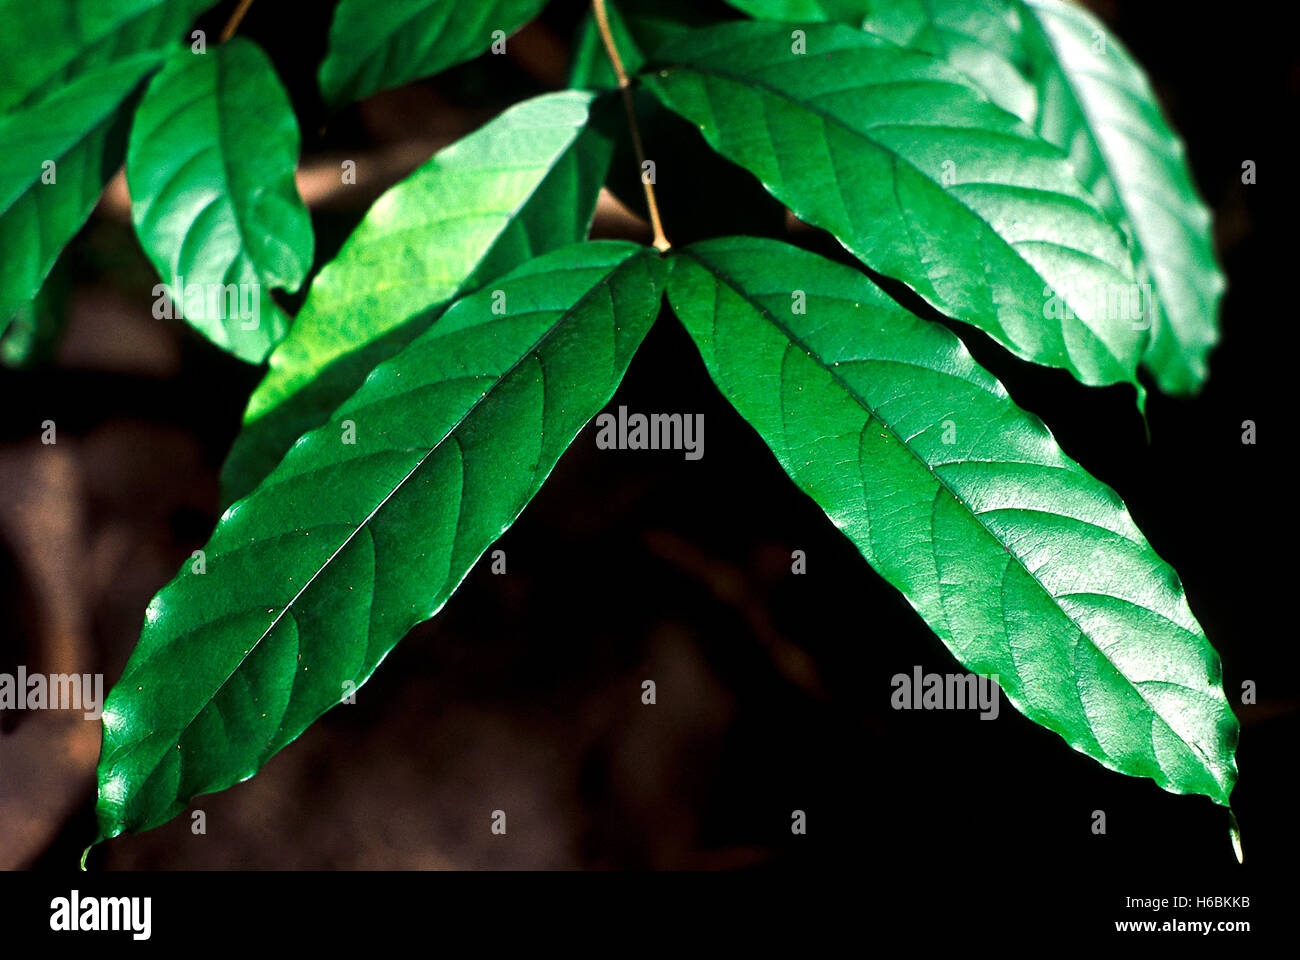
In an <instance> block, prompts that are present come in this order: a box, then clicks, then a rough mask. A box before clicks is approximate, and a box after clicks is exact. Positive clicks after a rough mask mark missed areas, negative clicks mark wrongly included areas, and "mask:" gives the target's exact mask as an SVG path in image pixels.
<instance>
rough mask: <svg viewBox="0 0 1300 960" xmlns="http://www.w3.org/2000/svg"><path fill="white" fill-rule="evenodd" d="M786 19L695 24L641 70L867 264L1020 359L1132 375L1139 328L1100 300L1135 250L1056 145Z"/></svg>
mask: <svg viewBox="0 0 1300 960" xmlns="http://www.w3.org/2000/svg"><path fill="white" fill-rule="evenodd" d="M790 28H791V25H790V24H773V23H756V22H741V23H730V24H724V25H722V26H719V27H715V28H706V29H704V30H697V31H694V32H693V33H692V34H690V35H689V36H686V37H683V38H681V39H680V40H677V41H674V42H672V43H670V44H668V46H666V47H665V48H663V49H662V50H661V51H660V53H659V56H658V57H657V60H656V63H654V64H651V66H650V67H649V68H647V70H646V72H645V73H644V74H643V78H644V80H645V82H646V84H647V85H648V86H649V87H650V89H651V90H653V91H654V92H655V93H656V94H658V95H659V96H660V98H661V99H662V100H663V101H664V102H665V104H666V105H668V106H669V107H670V108H672V109H674V110H676V111H677V112H678V113H681V114H682V115H683V116H685V117H687V119H690V120H692V121H693V122H695V123H697V124H699V125H700V127H701V129H702V131H703V132H704V135H705V137H706V138H707V139H708V140H709V141H710V143H711V144H713V146H714V147H715V149H717V150H719V152H721V153H722V154H723V155H724V156H727V157H728V158H729V159H732V160H733V161H735V162H737V163H740V164H741V165H742V166H745V167H746V168H748V169H749V170H750V171H751V172H752V173H754V174H755V176H757V177H758V178H759V179H760V180H761V181H762V182H763V183H764V185H765V186H766V187H767V189H768V191H769V192H771V193H772V194H773V195H774V196H776V197H777V198H778V199H780V200H781V201H783V202H784V203H786V204H787V205H789V206H790V207H791V209H792V210H793V211H794V213H795V214H796V215H797V216H799V217H800V218H801V219H804V220H807V221H808V222H810V223H813V224H815V225H817V226H822V227H824V228H826V229H828V230H830V232H831V233H833V234H834V235H835V236H836V238H837V239H838V240H839V241H840V242H841V243H842V244H844V245H845V246H846V247H847V248H848V249H849V250H850V251H851V252H853V253H854V254H855V255H856V256H857V257H858V258H859V259H861V260H862V261H863V262H864V263H866V264H867V265H868V266H870V267H871V268H872V269H875V270H878V271H880V272H881V273H884V274H887V275H889V276H893V277H897V278H899V279H901V280H903V281H904V282H906V283H907V284H908V285H909V286H911V287H912V288H913V289H914V290H916V291H917V292H918V293H919V294H920V295H921V296H922V297H924V298H925V299H926V300H928V301H929V302H930V303H932V304H933V305H934V306H936V307H937V308H938V309H940V310H942V311H943V312H945V313H947V314H948V315H950V316H953V317H956V318H958V319H961V320H964V321H966V322H969V323H972V324H974V325H976V326H978V327H980V328H981V329H983V330H984V331H985V332H987V333H989V334H990V335H991V336H992V337H993V338H994V339H996V340H997V341H998V342H999V343H1001V344H1003V345H1004V346H1006V347H1007V348H1008V349H1010V350H1012V352H1014V353H1015V354H1016V355H1017V356H1020V357H1023V358H1025V359H1028V360H1032V361H1034V362H1037V363H1044V364H1047V365H1050V366H1056V367H1061V368H1063V369H1066V370H1068V371H1070V372H1071V373H1072V374H1073V375H1074V376H1076V377H1077V378H1078V379H1079V380H1081V381H1082V382H1084V383H1087V384H1091V385H1103V384H1109V383H1118V382H1132V383H1135V384H1136V367H1137V363H1138V359H1139V357H1140V355H1141V352H1142V347H1143V341H1144V339H1145V334H1144V333H1143V331H1142V329H1141V328H1140V326H1139V325H1138V324H1136V323H1135V322H1134V320H1133V318H1130V317H1127V316H1124V315H1122V314H1121V315H1116V311H1115V310H1113V309H1111V304H1112V303H1114V302H1115V300H1116V298H1117V297H1118V295H1119V294H1124V295H1125V296H1127V294H1129V293H1130V292H1131V290H1132V287H1133V273H1132V263H1131V260H1130V258H1129V254H1128V251H1127V248H1126V247H1125V244H1124V240H1123V237H1122V236H1121V235H1120V234H1119V232H1118V231H1117V230H1116V229H1115V228H1114V227H1113V226H1112V225H1111V224H1110V223H1109V221H1108V220H1107V219H1106V218H1105V216H1104V215H1103V214H1102V213H1101V212H1100V210H1098V209H1097V207H1096V205H1095V203H1094V202H1093V201H1092V199H1091V198H1090V197H1089V196H1088V194H1087V193H1086V191H1085V190H1084V189H1083V188H1082V186H1080V185H1079V184H1078V183H1077V181H1076V180H1075V179H1074V175H1073V171H1072V170H1071V168H1070V166H1069V163H1068V161H1067V160H1066V158H1065V157H1064V155H1063V154H1061V153H1060V152H1059V150H1057V149H1056V148H1055V147H1053V146H1051V145H1049V144H1047V143H1046V142H1044V141H1042V140H1041V139H1039V138H1038V137H1036V136H1035V135H1033V134H1032V132H1030V131H1028V130H1027V129H1025V128H1024V127H1023V125H1022V124H1021V123H1020V122H1019V121H1018V120H1017V119H1016V118H1014V117H1013V116H1011V115H1010V114H1007V113H1006V112H1005V111H1003V110H1001V109H999V108H997V107H995V106H994V105H992V104H991V103H989V102H987V100H985V99H984V98H983V96H982V95H981V94H979V93H978V92H977V91H976V90H975V89H974V87H973V86H971V85H970V81H968V80H966V79H964V78H962V77H961V75H960V74H957V73H956V72H955V71H953V70H951V68H949V67H946V66H945V65H943V64H941V63H939V62H938V61H937V60H935V59H934V58H932V57H929V56H928V55H924V54H920V53H914V52H909V51H904V50H901V49H900V48H898V47H897V46H895V45H894V44H892V43H889V42H887V41H884V40H881V39H879V38H876V37H873V36H870V35H868V34H865V33H862V32H861V31H858V30H854V29H852V28H849V27H845V26H842V25H835V24H806V25H805V26H804V27H801V28H800V29H803V30H804V31H805V33H806V41H807V46H808V51H809V52H808V53H807V54H800V53H796V52H794V51H793V50H792V46H791V41H790ZM809 64H812V65H811V66H809ZM755 117H761V118H762V119H763V121H764V123H755V122H754V118H755ZM949 177H951V179H950V180H949V179H948V178H949Z"/></svg>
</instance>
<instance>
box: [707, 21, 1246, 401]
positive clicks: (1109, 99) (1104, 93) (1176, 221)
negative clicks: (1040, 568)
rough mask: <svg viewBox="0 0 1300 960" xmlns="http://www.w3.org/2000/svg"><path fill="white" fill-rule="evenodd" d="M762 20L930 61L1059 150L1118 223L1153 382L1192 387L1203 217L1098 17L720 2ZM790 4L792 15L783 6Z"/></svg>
mask: <svg viewBox="0 0 1300 960" xmlns="http://www.w3.org/2000/svg"><path fill="white" fill-rule="evenodd" d="M731 2H732V3H733V4H734V5H735V6H737V7H740V8H742V9H745V10H747V11H748V12H750V13H752V14H754V15H755V16H759V17H764V18H767V19H777V20H786V19H800V18H805V19H809V20H825V21H836V22H842V23H851V24H854V25H859V24H860V25H862V26H864V27H865V28H866V29H867V30H868V31H870V32H872V33H875V34H877V35H879V36H883V37H886V38H888V39H889V40H892V41H894V42H895V43H899V44H903V45H904V46H908V47H911V48H913V49H917V50H923V51H925V52H927V53H932V54H934V55H935V56H938V57H942V58H943V59H944V60H946V61H947V62H948V63H950V64H952V65H953V66H954V67H956V68H957V69H958V70H960V71H961V72H962V73H964V74H965V75H967V76H969V77H970V78H971V79H972V80H974V81H975V82H976V83H977V84H978V86H979V87H980V89H981V90H983V91H984V93H986V94H987V95H988V96H989V98H990V99H991V100H993V102H994V103H996V104H998V105H999V106H1001V107H1003V108H1005V109H1007V110H1009V111H1011V112H1012V113H1014V114H1016V115H1017V116H1019V117H1020V118H1021V119H1023V120H1025V121H1026V122H1027V123H1029V124H1030V125H1032V126H1033V127H1034V129H1035V130H1036V131H1037V132H1038V134H1039V135H1040V136H1042V137H1043V139H1045V140H1047V141H1049V142H1051V143H1054V144H1056V145H1057V146H1059V147H1062V148H1064V149H1066V150H1067V151H1068V152H1069V155H1070V159H1071V160H1072V161H1073V164H1074V167H1075V171H1076V173H1077V174H1078V176H1079V178H1080V179H1081V180H1082V182H1083V184H1084V185H1085V186H1086V187H1087V188H1088V189H1089V191H1090V192H1091V194H1092V196H1093V198H1094V199H1095V200H1096V201H1097V202H1098V204H1100V206H1101V208H1102V209H1103V210H1104V211H1105V212H1106V213H1107V214H1108V215H1109V216H1110V217H1111V219H1112V220H1113V221H1114V222H1115V223H1117V224H1118V225H1119V226H1120V227H1121V228H1122V229H1123V230H1124V232H1125V235H1126V237H1127V238H1128V240H1129V245H1130V247H1131V249H1132V251H1133V254H1134V258H1135V260H1136V261H1137V267H1138V274H1139V277H1138V279H1139V280H1140V281H1141V282H1142V283H1144V284H1150V293H1149V295H1148V297H1147V299H1148V302H1149V304H1150V308H1149V316H1148V319H1149V322H1150V323H1151V336H1150V338H1149V343H1148V346H1147V349H1146V354H1145V356H1144V357H1143V363H1144V365H1145V366H1146V367H1147V368H1148V369H1149V370H1150V371H1151V372H1152V373H1153V374H1154V375H1155V378H1156V381H1157V383H1158V384H1159V385H1160V387H1161V388H1162V389H1164V390H1168V391H1170V392H1176V393H1182V392H1188V391H1192V390H1195V389H1197V388H1198V387H1199V386H1200V385H1201V384H1202V383H1204V381H1205V377H1206V375H1207V366H1206V360H1207V357H1208V355H1209V352H1210V350H1211V349H1212V348H1213V346H1214V344H1215V342H1216V341H1217V340H1218V313H1219V300H1220V298H1221V297H1222V294H1223V290H1224V288H1225V286H1226V283H1225V280H1224V277H1223V274H1222V271H1220V269H1219V266H1218V263H1217V261H1216V260H1215V256H1214V240H1213V236H1212V233H1211V229H1210V214H1209V211H1208V210H1207V209H1206V207H1205V205H1204V204H1203V203H1202V202H1201V200H1200V198H1199V196H1198V195H1197V192H1196V187H1195V185H1194V184H1193V182H1192V178H1191V173H1190V171H1189V170H1188V168H1187V163H1186V160H1185V158H1184V148H1183V145H1182V143H1181V141H1180V140H1179V139H1178V137H1177V135H1176V134H1175V133H1174V132H1173V130H1172V129H1171V128H1170V126H1169V123H1168V122H1167V121H1166V119H1165V118H1164V116H1163V114H1162V113H1161V111H1160V105H1159V103H1158V101H1157V100H1156V97H1155V93H1154V91H1153V90H1152V89H1151V84H1150V83H1149V82H1148V80H1147V78H1146V75H1145V74H1144V73H1143V71H1142V68H1141V67H1140V66H1139V65H1138V63H1137V62H1136V61H1135V60H1134V59H1133V57H1132V56H1131V55H1130V54H1129V53H1128V52H1127V51H1126V50H1125V49H1124V46H1123V44H1121V43H1120V42H1119V41H1118V40H1117V39H1116V38H1115V37H1114V35H1113V34H1111V33H1110V31H1109V30H1107V29H1106V25H1105V24H1104V23H1102V22H1101V21H1100V20H1098V19H1097V18H1096V17H1094V16H1093V15H1092V14H1091V13H1089V12H1088V11H1087V10H1086V9H1084V8H1083V7H1082V6H1080V5H1078V4H1075V3H1069V2H1063V0H842V2H836V3H812V4H809V3H807V2H804V0H731ZM795 6H800V7H806V8H807V9H804V10H802V12H801V13H800V14H799V16H798V17H796V16H795V15H794V14H793V13H792V12H791V9H790V8H792V7H795Z"/></svg>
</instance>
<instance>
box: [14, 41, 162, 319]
mask: <svg viewBox="0 0 1300 960" xmlns="http://www.w3.org/2000/svg"><path fill="white" fill-rule="evenodd" d="M159 60H160V57H159V56H157V55H155V54H152V53H145V54H137V55H136V56H134V57H130V58H127V59H123V60H119V61H117V62H115V63H114V64H113V65H111V66H108V67H104V68H103V69H99V70H94V71H92V72H89V73H85V74H82V75H81V76H80V77H78V78H77V79H76V80H73V81H71V82H69V83H68V84H67V85H65V86H63V87H60V88H59V90H58V91H57V92H55V93H53V94H51V95H50V96H49V97H47V98H46V99H44V100H42V101H40V102H39V103H36V104H35V105H33V106H29V107H19V108H16V109H12V110H10V111H8V112H7V113H5V114H3V115H0V317H4V318H6V319H7V318H10V317H12V316H13V315H15V314H16V313H18V312H19V311H20V310H22V309H23V306H24V304H25V303H27V302H28V301H30V300H31V299H32V298H33V297H35V296H36V294H37V292H38V291H39V290H40V288H41V284H42V283H43V282H44V281H45V276H46V274H48V273H49V272H50V268H51V267H53V266H54V261H55V260H56V259H57V258H58V256H59V252H60V251H61V250H62V249H63V247H64V246H65V245H66V244H67V242H68V241H69V240H71V239H72V237H73V236H74V235H75V234H76V232H77V231H78V230H79V229H81V225H82V224H83V223H85V222H86V218H87V217H89V216H90V211H91V210H92V209H94V206H95V203H96V201H98V200H99V195H100V193H102V192H103V189H104V184H106V183H107V182H108V179H109V177H111V176H112V175H113V171H114V169H115V168H116V166H117V164H118V163H119V162H120V157H121V149H122V143H121V140H122V137H121V130H120V129H118V128H116V127H115V121H117V119H118V108H119V106H120V105H121V103H122V101H123V100H124V99H125V98H126V97H127V96H128V95H130V93H131V92H132V91H133V90H134V89H135V88H136V86H137V85H138V84H139V83H140V81H141V80H143V79H144V78H145V77H146V76H147V75H148V74H149V72H150V71H152V70H153V69H155V68H156V67H157V66H158V63H159ZM50 178H53V179H52V182H51V179H50Z"/></svg>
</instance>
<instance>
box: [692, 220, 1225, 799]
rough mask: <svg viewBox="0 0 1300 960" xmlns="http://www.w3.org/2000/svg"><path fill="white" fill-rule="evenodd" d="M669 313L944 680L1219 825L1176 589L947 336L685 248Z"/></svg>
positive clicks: (1195, 664) (820, 283)
mask: <svg viewBox="0 0 1300 960" xmlns="http://www.w3.org/2000/svg"><path fill="white" fill-rule="evenodd" d="M793 290H802V292H803V293H804V294H805V297H806V299H805V301H804V303H805V304H806V311H805V312H803V313H799V312H796V311H794V310H792V297H791V291H793ZM668 297H669V302H670V304H671V305H672V307H673V310H674V312H675V313H676V314H677V315H678V317H679V318H681V320H682V322H683V324H684V325H685V326H686V328H687V330H688V332H689V333H690V334H691V336H692V338H693V339H694V340H695V342H696V345H697V346H698V347H699V349H700V352H701V355H702V356H703V357H704V360H705V364H706V366H707V367H708V368H709V371H710V374H711V375H712V376H713V378H714V381H715V382H716V383H717V384H718V386H719V388H720V389H721V390H722V392H723V394H724V395H725V396H726V397H727V399H728V400H729V401H730V402H731V403H732V404H733V405H734V406H735V407H736V408H737V410H738V411H739V412H740V413H741V415H742V416H744V417H745V418H746V419H747V420H748V421H749V422H750V423H751V424H752V425H753V426H754V428H755V429H756V430H757V431H758V433H759V435H760V436H761V437H762V438H763V439H764V441H765V442H766V443H767V444H768V446H769V447H771V449H772V450H773V452H774V453H775V454H776V456H777V459H778V460H779V461H780V462H781V464H782V466H783V467H784V468H785V470H786V472H787V473H788V474H789V475H790V476H791V478H792V479H794V480H795V482H796V483H797V484H798V485H799V486H800V488H801V489H803V490H804V491H805V492H806V493H808V494H809V495H810V496H811V497H812V498H813V499H814V500H815V501H816V502H817V503H818V504H819V505H820V506H821V507H822V509H823V510H824V511H826V513H827V515H828V516H829V517H830V518H831V519H832V521H834V522H835V524H836V526H838V527H839V528H840V529H841V530H843V531H844V533H845V534H846V535H847V536H848V537H849V539H850V540H851V541H852V542H853V543H854V544H855V546H857V547H858V549H859V551H860V552H861V553H862V554H863V556H864V557H865V558H866V559H867V560H868V562H869V563H870V564H871V565H872V566H873V567H874V568H876V570H877V571H878V572H880V573H881V575H882V576H884V577H885V579H886V580H888V581H889V582H890V583H891V584H893V585H894V586H895V587H897V588H898V589H899V590H901V591H902V592H903V594H904V596H906V597H907V599H908V601H909V602H910V603H911V604H912V605H913V607H914V608H915V609H916V610H917V612H918V613H919V614H920V615H921V616H922V618H923V619H924V620H925V621H926V622H927V624H929V625H930V627H931V629H933V630H934V631H935V633H937V634H938V635H939V636H940V638H941V639H942V640H943V641H944V643H945V644H946V645H947V646H948V647H949V649H950V650H952V652H953V653H954V655H955V656H956V657H957V658H958V659H959V660H960V661H961V662H962V663H963V664H965V665H966V666H967V667H968V668H969V669H971V670H973V671H975V672H977V673H991V674H996V675H997V676H998V677H999V682H1000V683H1001V684H1002V686H1003V689H1004V690H1005V691H1006V693H1007V695H1008V698H1009V699H1010V700H1011V701H1012V703H1013V704H1015V706H1016V707H1017V709H1019V710H1020V711H1021V712H1022V713H1024V714H1025V715H1026V716H1028V717H1029V718H1030V719H1032V720H1034V721H1035V722H1037V723H1040V724H1042V725H1043V726H1046V727H1047V728H1048V729H1051V730H1053V731H1055V732H1056V733H1058V734H1059V735H1061V736H1062V738H1063V739H1065V740H1066V742H1067V743H1070V744H1071V746H1073V747H1074V748H1075V749H1076V750H1079V751H1081V752H1083V753H1085V754H1087V755H1089V756H1091V757H1093V758H1094V759H1096V760H1098V761H1099V762H1101V763H1102V764H1104V765H1105V766H1107V767H1110V768H1111V769H1115V770H1118V771H1120V772H1123V773H1127V774H1130V775H1134V776H1146V777H1150V778H1152V779H1153V780H1155V781H1156V782H1157V783H1158V784H1159V785H1160V786H1161V787H1163V788H1164V789H1166V790H1170V791H1171V792H1176V793H1203V794H1205V795H1207V796H1209V797H1211V798H1212V799H1214V800H1215V801H1216V802H1218V803H1221V804H1225V805H1226V803H1227V800H1228V796H1229V794H1230V792H1231V789H1232V785H1233V783H1234V782H1235V779H1236V767H1235V763H1234V761H1233V751H1234V749H1235V745H1236V737H1237V733H1238V727H1237V723H1236V719H1235V717H1233V715H1232V712H1231V710H1230V709H1229V707H1228V704H1227V700H1226V698H1225V697H1224V694H1223V690H1222V686H1221V669H1222V668H1221V664H1220V662H1219V658H1218V656H1217V654H1215V652H1214V650H1213V648H1212V647H1211V646H1210V645H1209V642H1208V640H1206V638H1205V635H1204V632H1203V631H1202V630H1201V628H1200V626H1199V625H1198V624H1197V623H1196V620H1195V618H1194V617H1193V615H1192V613H1191V611H1190V609H1189V608H1188V606H1187V601H1186V597H1185V595H1184V593H1183V589H1182V586H1181V584H1180V583H1179V582H1178V578H1177V575H1176V574H1175V573H1174V572H1173V570H1172V569H1171V568H1169V566H1168V565H1167V564H1165V563H1164V562H1163V561H1162V560H1160V558H1159V557H1158V556H1157V555H1156V554H1155V551H1154V550H1152V548H1151V546H1150V544H1149V543H1147V541H1146V540H1145V538H1144V537H1143V536H1142V534H1141V532H1140V531H1139V530H1138V529H1137V527H1136V525H1135V524H1134V523H1133V521H1132V518H1131V517H1130V516H1129V514H1128V512H1127V510H1126V509H1125V508H1124V506H1123V503H1122V501H1120V499H1119V497H1118V496H1117V495H1116V494H1115V493H1114V491H1112V490H1110V488H1108V487H1106V486H1105V485H1104V484H1101V483H1100V482H1098V481H1096V480H1095V479H1093V478H1092V477H1091V476H1089V475H1088V474H1087V473H1086V472H1085V471H1084V470H1083V469H1082V468H1080V467H1079V466H1078V464H1076V463H1074V461H1072V460H1070V459H1069V458H1068V457H1067V456H1066V455H1065V454H1064V453H1063V452H1062V451H1061V450H1060V448H1059V447H1058V446H1057V445H1056V443H1055V441H1054V439H1053V438H1052V437H1051V434H1050V433H1049V432H1048V431H1047V429H1046V427H1044V426H1043V425H1042V423H1041V421H1039V420H1037V418H1035V417H1033V416H1032V415H1029V414H1026V413H1024V412H1023V411H1021V410H1020V409H1019V408H1017V407H1016V406H1015V405H1014V403H1012V401H1011V399H1010V398H1009V397H1008V396H1007V394H1006V392H1005V390H1004V389H1003V388H1002V386H1001V384H999V383H998V382H997V381H996V380H995V379H994V378H993V377H992V376H991V375H989V374H988V373H987V372H985V371H984V370H983V369H982V368H980V367H978V366H977V365H976V364H975V362H974V361H973V359H972V358H971V357H970V355H969V353H967V352H966V350H965V348H964V347H963V346H962V345H961V343H960V341H958V340H957V338H956V337H955V336H953V335H952V334H951V333H950V332H948V331H947V330H945V329H943V328H942V327H940V326H938V325H936V324H932V323H927V322H925V321H921V320H919V319H917V318H915V317H913V316H912V315H911V314H909V313H907V312H906V311H904V310H902V308H900V307H898V306H897V305H896V304H894V303H893V302H892V301H890V300H889V299H888V298H887V297H885V296H884V294H883V293H881V292H880V291H879V290H878V289H877V288H875V287H874V286H873V285H872V284H871V283H870V282H869V281H868V280H867V279H866V278H865V277H863V276H861V275H859V274H857V273H856V272H855V271H852V270H849V269H847V268H845V267H841V266H839V265H836V264H833V263H831V262H829V261H825V260H822V259H821V258H819V257H816V256H814V255H812V254H809V253H805V252H803V251H800V250H798V249H796V248H793V247H788V246H786V245H784V244H779V243H777V242H775V241H769V240H757V239H753V238H727V239H724V240H719V241H710V242H706V243H704V244H697V245H695V246H694V247H689V248H686V249H685V250H684V251H682V252H680V253H678V254H677V255H676V256H675V257H674V259H673V261H672V274H671V277H670V280H669V287H668ZM947 423H951V424H952V430H953V440H952V443H951V444H949V443H945V442H944V440H943V434H944V431H945V429H946V425H947Z"/></svg>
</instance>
